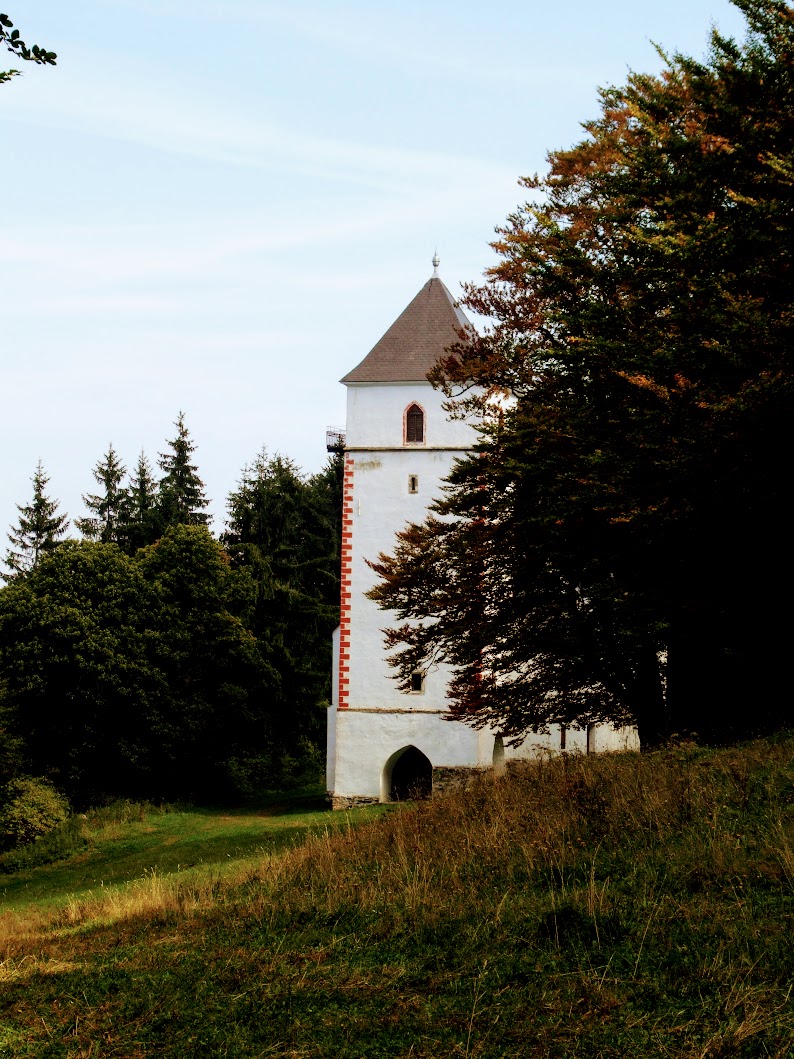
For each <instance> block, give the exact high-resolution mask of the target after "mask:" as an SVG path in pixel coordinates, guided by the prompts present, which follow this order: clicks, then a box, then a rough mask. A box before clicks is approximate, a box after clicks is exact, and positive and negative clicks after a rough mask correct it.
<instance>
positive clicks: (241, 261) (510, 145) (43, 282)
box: [0, 0, 744, 554]
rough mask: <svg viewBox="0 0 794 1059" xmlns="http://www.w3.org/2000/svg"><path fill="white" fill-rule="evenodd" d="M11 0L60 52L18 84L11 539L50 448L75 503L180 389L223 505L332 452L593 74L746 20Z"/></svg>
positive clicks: (593, 103) (6, 136) (10, 236)
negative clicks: (332, 427) (399, 345)
mask: <svg viewBox="0 0 794 1059" xmlns="http://www.w3.org/2000/svg"><path fill="white" fill-rule="evenodd" d="M3 9H4V10H6V11H7V13H8V15H9V16H10V17H11V18H12V19H13V20H14V22H15V24H16V26H17V27H18V28H19V29H20V30H21V31H22V35H23V37H24V38H25V39H26V40H27V41H28V43H33V42H35V43H39V44H41V45H43V46H45V47H47V48H49V49H50V50H53V51H56V52H57V53H58V65H57V66H56V67H46V68H41V67H35V66H31V65H30V64H19V63H17V64H16V65H18V66H19V65H22V67H23V72H24V76H23V77H20V78H16V79H15V80H14V81H13V82H11V83H9V84H6V85H2V86H0V122H2V132H1V135H2V143H3V149H4V150H3V155H4V164H3V166H2V175H1V176H0V184H1V185H2V203H3V211H2V213H3V220H2V225H1V226H0V240H1V241H2V253H0V299H1V300H0V308H1V309H2V317H0V353H1V356H2V370H1V372H0V386H1V387H2V393H3V398H4V400H3V416H2V427H0V430H1V431H2V436H1V442H0V446H1V447H0V451H1V452H2V473H1V474H0V534H3V537H2V549H0V554H3V553H4V552H5V539H4V533H5V530H6V528H7V526H8V525H9V524H11V523H13V522H15V521H16V508H15V507H14V504H15V503H23V502H26V501H27V500H28V499H29V496H30V491H31V489H30V477H31V475H32V474H33V470H34V468H35V464H36V461H37V460H38V459H39V458H41V459H42V460H43V462H44V466H45V469H46V470H47V472H48V474H49V475H50V479H51V480H50V490H51V492H52V494H53V495H54V496H56V497H58V498H59V499H60V501H61V505H62V510H64V511H66V512H68V514H69V515H70V516H71V517H76V516H80V515H82V514H84V510H83V505H82V503H81V499H80V497H81V494H82V493H85V492H90V491H93V488H94V483H93V479H92V477H91V468H92V467H93V465H94V464H95V463H96V461H97V460H98V459H99V457H100V456H101V455H102V453H103V452H104V451H105V449H106V448H107V445H108V442H109V441H112V442H113V444H114V445H115V447H116V449H117V450H118V451H119V452H120V454H121V455H122V457H123V458H124V460H125V461H126V463H127V465H128V466H130V465H131V464H132V463H134V461H135V459H136V458H137V454H138V452H139V451H140V449H141V447H143V448H144V449H145V450H146V451H147V453H148V454H149V456H150V458H151V459H152V461H153V462H154V460H155V459H156V456H157V453H158V451H161V450H162V448H163V445H164V439H165V438H166V437H167V436H168V437H170V436H172V435H173V426H172V423H173V420H174V419H175V417H176V414H177V412H178V411H179V410H180V409H183V410H184V411H185V413H186V416H187V422H188V426H189V428H190V430H191V433H192V434H193V437H194V439H195V441H196V443H197V444H198V447H199V448H198V462H199V465H200V470H201V473H202V475H203V477H204V480H205V482H206V484H207V489H208V493H209V495H210V496H211V497H212V500H213V505H212V507H213V511H214V512H215V515H216V517H215V522H214V526H215V528H216V529H220V528H221V527H222V524H223V514H224V502H225V497H226V494H227V493H228V492H229V490H230V489H231V488H233V486H234V484H235V482H236V480H237V478H238V477H239V472H240V468H241V467H242V465H243V464H244V463H246V462H248V461H250V460H251V459H252V457H253V456H254V455H255V454H256V452H257V451H258V450H259V449H260V448H261V447H262V446H265V447H266V448H267V449H268V450H269V451H271V452H275V451H277V450H278V451H281V452H284V453H286V454H287V455H289V456H291V457H293V458H294V459H295V460H296V461H297V462H298V463H299V464H301V465H302V466H303V467H304V468H306V469H307V470H316V469H318V468H319V467H320V466H321V465H322V463H323V462H324V459H325V451H324V431H325V427H326V425H327V424H337V423H340V424H341V423H343V422H344V388H343V387H342V386H340V385H339V384H338V382H337V380H338V379H339V378H340V377H341V376H342V375H343V374H344V373H345V372H346V371H348V370H349V369H350V368H351V367H352V366H353V365H354V364H356V363H357V362H358V361H359V360H360V359H361V358H362V357H363V356H364V354H365V353H367V352H368V350H369V349H370V348H371V346H372V345H374V343H375V342H376V341H377V339H378V338H379V337H380V336H381V334H382V333H383V331H384V330H385V329H386V328H387V327H388V326H389V324H391V322H392V320H393V319H394V318H395V317H396V316H397V315H398V313H400V312H401V311H402V309H403V308H404V307H405V305H406V304H407V302H408V301H409V300H410V299H411V298H412V297H413V295H414V294H415V292H416V291H417V290H418V289H419V287H420V286H421V285H422V284H423V283H424V282H425V280H426V279H427V277H428V276H429V274H430V272H431V265H430V259H431V257H432V255H433V250H434V248H435V247H436V246H437V247H438V250H439V254H440V256H441V274H442V277H443V279H444V280H445V282H446V284H447V286H448V287H449V288H450V289H451V290H452V291H453V292H456V291H457V290H458V289H459V284H460V282H461V281H463V280H476V279H477V278H478V277H480V276H481V275H482V272H483V270H484V269H485V268H486V267H487V266H488V265H489V264H490V263H491V262H492V261H493V253H492V251H491V250H490V249H489V247H488V242H489V239H490V238H491V237H492V233H493V229H494V227H495V226H497V225H498V224H500V223H501V222H502V221H503V220H504V218H505V216H506V215H507V213H508V212H509V211H510V210H511V209H512V208H513V207H514V206H515V205H516V204H517V203H518V202H519V201H520V200H521V198H522V192H521V189H520V188H518V187H517V185H516V180H517V178H518V177H519V176H520V175H521V174H527V173H531V172H534V171H536V170H538V169H542V167H543V165H544V159H545V154H546V151H547V150H549V149H551V148H554V147H563V146H567V145H569V144H571V143H572V142H574V141H575V140H576V139H577V138H578V136H579V132H580V129H579V123H580V122H581V121H583V120H585V119H587V118H588V117H591V116H594V115H595V114H596V112H597V95H596V89H597V86H599V85H606V84H612V83H616V82H622V81H623V80H624V79H625V76H626V73H627V71H628V69H630V68H631V69H636V70H651V69H657V68H658V67H659V59H658V56H657V55H656V53H655V51H654V48H653V44H652V41H656V42H658V43H659V44H660V45H662V46H663V47H665V48H666V49H667V50H670V51H673V50H676V49H680V50H682V51H685V52H689V53H693V54H696V55H702V54H703V53H704V52H705V49H706V43H707V37H708V33H709V29H710V26H711V24H712V23H713V22H716V23H717V25H718V26H719V27H720V28H721V29H722V30H723V31H724V32H726V33H728V34H732V35H738V36H740V37H741V36H743V34H744V29H743V21H742V18H741V16H740V14H739V12H738V11H737V10H736V9H735V8H733V7H732V6H731V5H730V4H729V3H728V2H727V0H686V2H685V0H668V3H666V4H664V5H662V4H659V3H650V2H648V3H646V2H642V0H637V2H634V3H629V2H626V0H601V2H600V3H598V4H594V3H592V2H590V3H583V2H581V0H569V2H568V3H562V4H539V3H536V2H532V0H524V2H515V0H501V2H499V3H494V4H483V3H473V2H469V0H458V2H457V3H451V2H449V0H437V2H436V3H432V4H430V3H427V2H426V0H425V2H419V0H403V2H401V3H400V4H396V3H391V2H386V3H380V4H377V3H373V2H372V0H369V2H367V3H365V2H363V0H351V2H349V3H337V2H335V0H325V2H324V3H320V2H316V0H315V2H304V0H296V2H295V3H293V4H292V5H290V6H285V5H283V4H274V3H269V2H267V0H226V2H223V3H222V2H214V0H190V2H188V0H151V2H147V0H102V2H99V0H95V2H90V0H82V2H79V3H76V4H65V3H63V0H42V2H37V0H8V3H7V6H6V7H4V8H3ZM4 54H5V53H4ZM12 65H15V64H14V61H13V57H12V56H11V55H8V56H7V59H6V60H5V61H3V60H2V58H0V69H5V68H7V67H8V66H12Z"/></svg>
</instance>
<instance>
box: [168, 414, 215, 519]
mask: <svg viewBox="0 0 794 1059" xmlns="http://www.w3.org/2000/svg"><path fill="white" fill-rule="evenodd" d="M175 425H176V429H177V435H176V437H175V438H173V439H172V440H171V441H169V442H168V444H169V445H170V446H171V451H170V452H161V453H160V459H159V460H158V461H157V463H158V466H159V468H160V470H161V471H162V472H163V477H162V478H161V479H160V491H159V500H158V510H159V513H160V517H161V519H162V523H163V526H176V525H186V526H206V525H207V523H208V522H209V515H207V514H206V512H204V511H202V508H205V507H207V505H208V504H209V501H208V500H207V498H206V497H205V495H204V483H203V482H202V480H201V479H200V478H199V476H198V473H197V471H198V468H197V466H196V464H194V463H191V462H190V457H191V455H192V454H193V453H194V452H195V450H196V446H195V445H194V443H193V442H192V441H191V438H190V432H189V431H188V428H187V427H186V426H185V415H184V413H183V412H180V413H179V415H178V416H177V419H176V424H175Z"/></svg>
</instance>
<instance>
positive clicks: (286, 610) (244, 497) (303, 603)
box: [223, 452, 342, 758]
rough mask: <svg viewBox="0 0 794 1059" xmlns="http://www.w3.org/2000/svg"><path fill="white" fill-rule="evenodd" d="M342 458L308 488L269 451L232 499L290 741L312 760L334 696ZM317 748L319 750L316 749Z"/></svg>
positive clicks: (236, 556)
mask: <svg viewBox="0 0 794 1059" xmlns="http://www.w3.org/2000/svg"><path fill="white" fill-rule="evenodd" d="M341 481H342V457H341V455H339V454H337V455H335V456H333V457H331V458H330V459H329V461H328V465H327V467H326V468H324V470H323V471H321V472H320V473H319V474H317V475H314V476H313V477H311V478H310V479H308V480H306V479H304V477H303V476H302V475H301V474H300V472H299V470H298V468H297V467H296V466H295V464H294V463H293V462H292V461H291V460H289V459H287V458H285V457H283V456H280V455H276V456H273V457H268V456H267V455H266V454H265V453H264V452H262V453H260V455H258V456H257V458H256V459H255V461H254V463H253V466H252V467H250V468H245V469H244V471H243V476H242V479H241V482H240V485H239V486H238V488H237V489H236V490H235V491H234V492H233V493H232V494H231V495H230V496H229V519H228V530H227V532H226V533H225V534H224V538H223V540H224V544H225V545H226V547H227V548H228V549H229V552H230V554H231V556H232V561H233V562H234V564H235V565H236V566H238V567H241V568H243V569H246V570H248V571H250V573H251V576H252V577H253V579H254V582H255V584H256V586H257V597H256V605H255V610H254V616H253V621H252V628H253V629H254V631H255V632H256V635H257V636H258V638H259V639H260V641H261V642H262V643H263V644H267V645H268V652H269V653H268V657H269V658H270V660H271V662H272V664H273V666H274V667H275V668H276V669H277V670H278V672H279V674H280V680H281V688H282V694H283V696H284V699H285V702H287V703H289V709H288V710H285V711H284V714H283V718H282V725H283V727H282V735H281V738H282V741H283V742H284V743H285V745H287V746H289V747H290V748H291V751H290V752H291V753H292V754H293V756H295V757H296V758H298V757H300V754H301V750H300V748H301V746H303V747H304V748H305V750H306V753H307V755H308V756H309V757H311V755H312V753H314V752H315V750H316V748H317V747H319V744H320V742H321V741H322V738H323V734H324V732H323V727H324V718H323V714H322V712H321V711H320V710H319V709H318V707H319V706H327V704H328V701H329V698H330V672H331V633H332V631H333V628H334V626H335V625H336V623H337V621H338V617H339V609H338V608H339V532H340V527H341V519H342V515H341ZM313 748H315V749H314V750H313Z"/></svg>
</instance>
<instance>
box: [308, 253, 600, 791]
mask: <svg viewBox="0 0 794 1059" xmlns="http://www.w3.org/2000/svg"><path fill="white" fill-rule="evenodd" d="M433 266H434V271H433V275H432V276H431V278H430V279H429V280H428V281H427V283H426V284H425V285H424V287H422V289H421V290H420V291H419V293H418V294H417V295H416V297H415V298H414V299H413V301H412V302H411V303H410V305H409V306H408V307H407V308H406V309H405V311H404V312H403V313H402V315H401V316H399V317H398V318H397V320H395V322H394V323H393V324H392V326H391V327H390V328H389V330H388V331H387V332H386V334H385V335H384V336H383V337H382V338H381V340H380V341H379V342H378V343H377V344H376V345H375V346H374V348H373V349H372V350H371V351H370V352H369V353H368V354H367V356H366V357H365V358H364V359H363V360H362V361H361V363H360V364H358V365H357V366H356V367H355V368H353V370H352V371H350V372H349V373H348V374H347V375H346V376H345V377H344V378H343V379H342V382H343V383H344V385H345V386H347V426H346V434H345V472H344V474H345V480H344V504H343V524H342V599H341V616H340V626H339V628H338V629H337V630H336V633H335V635H334V674H333V702H332V707H331V709H330V710H329V711H328V757H327V787H328V792H329V795H330V796H331V800H332V804H333V806H334V808H337V809H341V808H349V807H351V806H354V805H361V804H366V803H368V802H379V801H392V800H394V799H397V798H402V797H405V796H406V795H407V794H408V793H409V792H410V791H414V790H418V791H421V792H423V793H428V794H429V793H430V792H431V790H439V789H443V788H444V787H448V786H450V785H453V784H456V783H458V782H460V781H461V780H462V779H465V776H466V775H467V774H469V773H471V772H472V771H473V770H481V769H483V768H489V767H491V766H496V767H497V768H498V767H499V766H500V765H501V763H502V762H503V760H504V757H505V753H507V756H508V757H526V756H529V755H531V754H532V753H537V752H538V751H539V750H541V749H546V750H547V751H548V750H556V749H560V748H562V749H570V750H573V749H581V750H584V751H587V750H594V749H596V738H597V733H596V732H595V731H594V730H593V731H590V732H579V731H569V732H568V733H567V734H566V733H565V732H564V731H563V732H559V731H557V732H553V733H551V734H550V735H548V736H535V737H533V738H532V739H531V740H527V742H525V743H524V744H523V746H522V747H520V748H518V749H517V750H516V749H512V750H511V749H510V748H504V747H503V745H502V740H501V738H500V737H499V736H498V735H497V734H496V733H494V732H492V731H490V730H488V729H483V730H480V731H475V730H474V729H473V728H470V727H468V726H467V725H465V724H463V723H462V722H460V721H451V720H449V719H447V718H446V717H445V715H446V714H447V713H448V701H447V694H446V689H447V683H448V681H449V675H450V674H449V669H448V667H446V666H445V665H439V666H436V667H434V668H432V669H431V670H430V671H429V672H427V673H426V674H421V673H417V674H415V676H414V683H413V688H412V690H411V691H410V692H402V691H400V690H399V689H398V688H397V684H396V681H395V679H394V670H393V669H392V668H391V667H390V666H389V665H388V663H387V660H386V651H385V647H384V642H383V632H382V630H383V629H384V628H385V627H387V626H388V625H389V624H390V616H389V615H388V614H387V613H385V612H384V611H382V610H380V609H379V607H378V606H377V604H376V603H374V602H373V601H371V600H369V599H367V598H366V595H365V593H366V592H368V591H369V589H370V588H372V586H373V584H374V582H375V574H374V573H373V572H372V570H371V569H370V567H369V566H368V565H367V560H368V559H370V560H374V559H377V557H378V556H379V555H380V553H381V552H386V553H391V552H392V551H393V549H394V545H395V534H396V533H397V531H398V530H400V529H401V528H402V527H403V526H404V525H405V523H406V522H421V521H423V519H424V517H425V512H426V510H427V507H428V505H429V503H430V502H431V501H432V500H433V499H434V498H436V497H438V496H439V495H440V493H441V487H442V483H443V481H444V479H445V478H446V477H447V476H448V475H449V472H450V470H451V468H452V464H453V461H454V460H455V458H456V457H462V456H464V455H465V454H466V452H467V451H468V450H469V449H470V448H471V447H472V445H473V443H474V441H475V431H474V429H473V427H472V426H471V425H470V424H469V423H467V422H464V421H460V420H450V419H449V418H448V417H447V415H446V413H445V412H444V410H443V408H442V402H443V400H444V398H443V395H442V394H441V393H439V392H438V391H437V390H434V389H433V387H432V386H431V385H430V383H429V382H428V381H427V374H428V372H429V371H430V369H431V368H432V367H433V366H434V365H435V363H436V362H437V361H438V359H439V358H440V357H441V356H442V355H443V354H444V351H445V350H446V349H447V348H448V347H449V346H451V345H452V344H453V343H455V342H457V341H459V339H460V331H461V330H462V329H464V328H466V327H468V326H469V324H468V321H467V320H466V317H465V316H464V315H463V313H462V312H461V311H460V309H459V308H458V307H457V305H456V303H455V300H454V298H453V297H452V295H451V294H450V292H449V291H448V290H447V288H446V287H445V286H444V284H443V283H442V282H441V280H440V278H439V276H438V258H437V257H434V259H433ZM600 728H601V726H599V729H600ZM607 732H608V733H609V734H608V735H607ZM607 732H604V734H603V736H601V737H600V738H598V744H599V745H598V749H599V750H600V749H602V748H603V749H606V745H605V744H606V743H607V742H608V743H612V742H613V740H614V737H615V736H617V735H618V733H611V731H610V730H607ZM609 736H612V737H613V738H609ZM580 744H581V745H580ZM610 748H612V747H610Z"/></svg>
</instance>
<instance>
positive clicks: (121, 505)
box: [74, 444, 127, 544]
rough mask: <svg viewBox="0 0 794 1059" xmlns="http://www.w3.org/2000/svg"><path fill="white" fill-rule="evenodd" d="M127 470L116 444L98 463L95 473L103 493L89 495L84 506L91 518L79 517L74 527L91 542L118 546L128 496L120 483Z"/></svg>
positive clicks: (109, 446)
mask: <svg viewBox="0 0 794 1059" xmlns="http://www.w3.org/2000/svg"><path fill="white" fill-rule="evenodd" d="M126 473H127V468H126V467H125V466H124V464H123V463H122V462H121V460H120V459H119V457H118V453H117V452H116V451H115V449H114V448H113V445H112V444H110V445H108V450H107V452H106V453H105V456H104V458H103V459H102V460H100V461H99V463H97V465H96V467H95V468H94V471H93V474H94V478H95V479H96V481H97V482H98V483H99V485H101V486H102V487H103V491H102V493H101V494H98V495H94V494H90V493H89V494H88V495H87V496H84V497H83V503H84V504H85V506H86V507H87V508H88V510H89V511H91V512H92V516H89V517H88V518H77V519H75V520H74V524H75V526H77V528H78V529H79V530H80V532H81V533H82V534H83V536H84V537H87V538H88V539H89V540H94V541H101V542H102V543H103V544H109V543H110V542H111V541H112V542H113V543H118V538H119V530H120V527H121V526H122V525H123V523H124V521H125V517H126V508H127V495H126V492H125V490H124V489H123V488H122V487H121V481H122V479H123V478H124V475H125V474H126Z"/></svg>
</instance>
